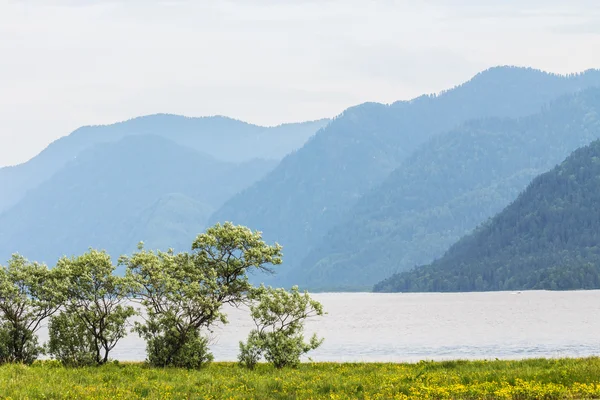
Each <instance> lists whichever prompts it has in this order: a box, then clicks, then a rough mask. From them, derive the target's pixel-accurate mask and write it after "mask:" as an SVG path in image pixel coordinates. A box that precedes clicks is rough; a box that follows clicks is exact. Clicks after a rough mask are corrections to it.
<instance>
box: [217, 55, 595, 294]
mask: <svg viewBox="0 0 600 400" xmlns="http://www.w3.org/2000/svg"><path fill="white" fill-rule="evenodd" d="M597 85H600V71H597V70H590V71H586V72H585V73H582V74H577V75H572V76H569V77H566V76H559V75H553V74H548V73H544V72H540V71H536V70H533V69H525V68H514V67H497V68H492V69H490V70H487V71H484V72H482V73H480V74H478V75H477V76H475V77H474V78H473V79H471V80H470V81H468V82H466V83H464V84H462V85H460V86H457V87H456V88H454V89H451V90H448V91H445V92H442V93H441V94H440V95H429V96H421V97H418V98H416V99H414V100H411V101H402V102H396V103H394V104H391V105H382V104H377V103H366V104H362V105H359V106H356V107H351V108H349V109H347V110H346V111H344V112H343V113H342V114H341V115H339V116H338V117H336V118H335V119H333V120H332V121H331V123H330V124H329V125H327V126H326V127H325V128H323V129H322V130H321V131H320V132H319V133H318V134H317V135H315V136H314V137H312V138H311V139H310V140H309V141H308V142H307V143H306V144H305V145H304V146H303V147H302V148H301V149H299V150H297V151H295V152H293V153H292V154H290V155H288V156H287V157H285V158H284V159H283V160H282V161H281V163H280V164H279V165H278V166H277V167H276V168H275V169H274V170H273V171H271V172H270V173H269V174H268V175H267V176H265V177H264V178H263V179H262V180H260V181H258V182H257V183H256V184H254V185H253V186H251V187H249V188H248V189H246V190H244V191H243V192H241V193H240V194H238V195H236V196H234V197H233V198H232V199H230V200H229V201H227V202H226V203H225V205H224V206H223V207H222V208H221V209H220V210H218V211H217V212H216V213H215V214H214V215H213V216H211V217H210V219H209V223H214V222H217V221H221V222H223V221H232V222H234V223H236V224H243V225H248V226H251V227H253V228H255V229H259V230H261V231H263V232H264V234H265V237H266V238H267V239H268V240H270V241H273V240H277V241H278V242H279V243H280V244H282V245H283V247H284V250H283V252H284V267H286V266H287V268H284V269H283V271H284V275H283V276H277V277H276V278H275V279H276V280H275V283H276V284H291V283H294V284H295V283H298V284H304V283H306V282H305V281H298V280H297V279H298V278H299V277H300V275H299V274H298V272H299V271H301V270H302V269H303V268H310V267H312V266H311V265H305V264H303V263H301V260H302V259H303V258H304V257H305V256H306V255H307V253H308V252H309V251H310V249H312V248H314V247H315V246H318V245H323V246H327V243H326V242H325V241H324V240H325V239H323V235H325V234H326V233H327V232H328V231H329V230H330V229H332V228H333V227H335V226H336V225H338V224H340V223H342V222H343V221H344V219H345V218H347V217H350V218H351V217H352V216H351V214H348V213H349V212H351V210H352V207H353V206H354V204H356V202H357V201H359V199H360V198H361V197H362V196H363V195H365V193H368V192H369V190H371V189H372V188H374V187H377V186H378V185H379V184H381V183H382V182H383V181H384V180H385V178H386V177H387V176H388V175H389V174H390V173H391V172H392V171H393V170H395V169H396V168H397V167H399V166H400V165H401V164H402V162H403V161H404V160H406V158H407V157H409V156H410V154H412V153H413V152H414V151H415V150H416V149H417V148H419V146H421V145H422V144H424V143H425V142H426V141H427V140H429V139H430V138H432V137H434V136H436V135H440V134H444V133H445V132H448V131H450V130H451V129H453V128H455V127H456V126H458V125H460V124H461V123H464V122H466V121H468V120H471V119H476V118H485V117H494V116H496V117H520V116H525V115H529V114H533V113H535V112H538V111H539V109H540V108H541V107H542V106H543V105H544V104H546V103H548V102H549V101H551V100H552V99H555V98H557V97H559V96H561V95H564V94H566V93H573V92H577V91H579V90H581V89H585V88H587V87H590V86H597ZM285 271H287V272H285ZM285 274H289V275H288V277H286V276H285ZM321 283H322V284H327V281H326V280H321ZM363 285H364V283H363Z"/></svg>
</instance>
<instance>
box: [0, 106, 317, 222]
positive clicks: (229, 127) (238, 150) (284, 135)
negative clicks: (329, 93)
mask: <svg viewBox="0 0 600 400" xmlns="http://www.w3.org/2000/svg"><path fill="white" fill-rule="evenodd" d="M327 122H328V120H320V121H312V122H305V123H300V124H283V125H279V126H276V127H272V128H268V127H262V126H257V125H252V124H248V123H246V122H242V121H238V120H234V119H231V118H227V117H220V116H217V117H204V118H188V117H183V116H179V115H169V114H157V115H149V116H145V117H138V118H133V119H131V120H129V121H124V122H119V123H116V124H112V125H99V126H84V127H82V128H79V129H77V130H75V131H74V132H73V133H71V134H70V135H68V136H65V137H63V138H60V139H58V140H56V141H55V142H53V143H51V144H50V145H49V146H48V147H47V148H46V149H45V150H44V151H42V152H41V153H40V154H39V155H37V156H36V157H34V158H33V159H31V160H29V161H28V162H26V163H23V164H20V165H17V166H14V167H4V168H0V193H2V196H0V213H1V212H2V211H4V210H6V209H7V208H8V207H10V206H11V205H13V204H15V203H16V202H18V201H19V200H20V199H21V198H22V197H23V195H24V194H25V193H26V192H27V191H28V190H30V189H33V188H34V187H36V186H37V185H39V184H40V183H42V182H44V181H45V180H46V179H48V178H50V177H51V176H52V175H53V174H55V173H56V172H57V171H59V170H60V169H61V168H62V167H64V166H65V165H66V164H67V163H68V162H69V161H70V160H72V159H73V158H75V157H76V156H77V155H78V154H79V153H80V152H81V151H83V150H85V149H87V148H89V147H92V146H94V145H96V144H99V143H104V142H114V141H117V140H120V139H121V138H123V137H125V136H130V135H157V136H162V137H165V138H167V139H169V140H172V141H174V142H175V143H178V144H180V145H182V146H186V147H189V148H192V149H195V150H197V151H199V152H202V153H206V154H209V155H211V156H213V157H215V158H217V159H220V160H223V161H229V162H243V161H249V160H252V159H255V158H262V159H268V160H279V159H281V158H283V156H285V155H286V154H287V153H289V152H290V151H293V150H295V149H297V148H299V147H301V146H302V145H303V144H304V143H305V142H306V140H307V139H308V138H309V137H310V136H312V135H313V134H314V133H315V132H316V131H317V130H319V129H320V128H321V127H323V126H324V125H326V124H327Z"/></svg>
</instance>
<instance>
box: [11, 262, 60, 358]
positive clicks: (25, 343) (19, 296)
mask: <svg viewBox="0 0 600 400" xmlns="http://www.w3.org/2000/svg"><path fill="white" fill-rule="evenodd" d="M55 276H56V274H55V273H54V272H52V271H50V270H48V268H47V267H46V266H45V265H43V264H38V263H35V262H34V263H32V262H29V261H27V260H26V259H25V258H24V257H22V256H19V255H13V257H12V258H11V259H10V261H9V262H8V266H7V267H0V321H1V326H0V362H22V363H27V364H29V363H32V362H33V361H34V360H35V359H36V358H37V357H38V356H39V354H41V353H42V351H43V350H42V348H41V347H40V346H38V341H37V337H36V335H35V333H36V332H37V330H38V329H39V328H40V326H41V323H42V321H43V320H44V319H46V318H47V317H49V316H51V315H52V314H54V313H55V312H56V311H57V310H58V308H59V304H60V301H59V299H60V295H59V293H57V292H56V291H55V287H56V279H55Z"/></svg>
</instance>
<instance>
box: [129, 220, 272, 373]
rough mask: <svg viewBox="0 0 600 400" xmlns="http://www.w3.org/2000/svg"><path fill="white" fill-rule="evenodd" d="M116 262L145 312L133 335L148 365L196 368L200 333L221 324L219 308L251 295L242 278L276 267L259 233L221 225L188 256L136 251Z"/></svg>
mask: <svg viewBox="0 0 600 400" xmlns="http://www.w3.org/2000/svg"><path fill="white" fill-rule="evenodd" d="M120 262H121V263H122V264H123V265H126V266H127V276H128V277H129V278H130V279H131V280H132V281H134V282H136V285H137V288H136V291H135V296H136V298H137V300H138V301H140V302H141V304H142V305H143V306H144V308H145V310H146V314H145V322H144V323H137V324H136V327H135V330H136V331H137V332H138V333H139V334H140V336H141V337H143V338H144V339H145V340H146V343H147V352H148V361H149V362H150V363H152V364H153V365H157V366H169V365H183V366H190V367H197V366H201V365H203V364H204V363H205V362H206V361H208V360H209V359H210V357H209V355H208V353H207V351H206V343H205V340H206V339H204V338H203V333H202V332H203V331H207V330H209V329H210V327H211V326H213V325H214V324H215V323H226V322H227V319H226V315H225V314H224V313H223V312H222V306H223V305H224V304H230V305H234V306H236V305H238V304H240V303H242V302H243V301H244V300H245V299H246V297H247V296H248V293H249V291H250V290H251V289H252V285H251V284H250V283H249V281H248V276H247V274H248V273H249V272H252V271H270V269H269V267H268V265H278V264H280V263H281V246H279V245H277V244H275V245H273V246H270V245H267V244H266V243H265V242H264V241H263V240H262V236H261V234H260V232H253V231H251V230H250V229H248V228H246V227H242V226H234V225H233V224H231V223H226V224H224V225H220V224H217V225H215V226H213V227H211V228H209V229H207V230H206V232H205V233H203V234H200V235H198V237H197V238H196V240H194V242H193V244H192V252H191V253H174V252H173V251H169V252H160V251H159V252H152V251H145V250H143V249H142V248H140V251H138V252H137V253H134V254H133V255H132V256H131V257H123V258H121V261H120ZM188 358H189V359H188Z"/></svg>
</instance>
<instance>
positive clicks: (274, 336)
mask: <svg viewBox="0 0 600 400" xmlns="http://www.w3.org/2000/svg"><path fill="white" fill-rule="evenodd" d="M250 301H251V305H250V313H251V315H252V319H253V320H254V324H255V325H256V327H257V328H256V329H254V330H252V331H251V332H250V334H249V336H248V340H247V342H246V343H243V342H240V354H239V356H238V360H239V361H240V363H241V364H242V365H245V366H246V367H248V368H254V366H255V365H256V363H257V362H258V361H259V360H260V358H261V356H264V358H265V360H266V361H267V362H270V363H272V364H273V365H274V366H275V367H276V368H283V367H286V366H289V367H295V366H297V365H298V364H299V363H300V357H301V356H302V355H304V354H306V353H308V352H309V351H311V350H314V349H316V348H318V347H319V346H320V345H321V343H323V339H319V338H317V336H316V335H313V336H312V337H311V339H310V341H309V342H308V343H307V342H305V341H304V335H303V330H304V322H305V320H306V319H307V318H310V317H314V316H321V315H323V314H324V312H323V306H322V305H321V303H319V302H317V301H315V300H313V299H311V298H310V296H309V295H308V293H307V292H304V293H300V291H299V290H298V287H297V286H294V287H292V290H291V291H289V292H288V291H286V290H284V289H273V288H270V287H269V288H267V287H265V286H261V287H259V288H256V289H254V290H253V291H252V293H251V295H250Z"/></svg>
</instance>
